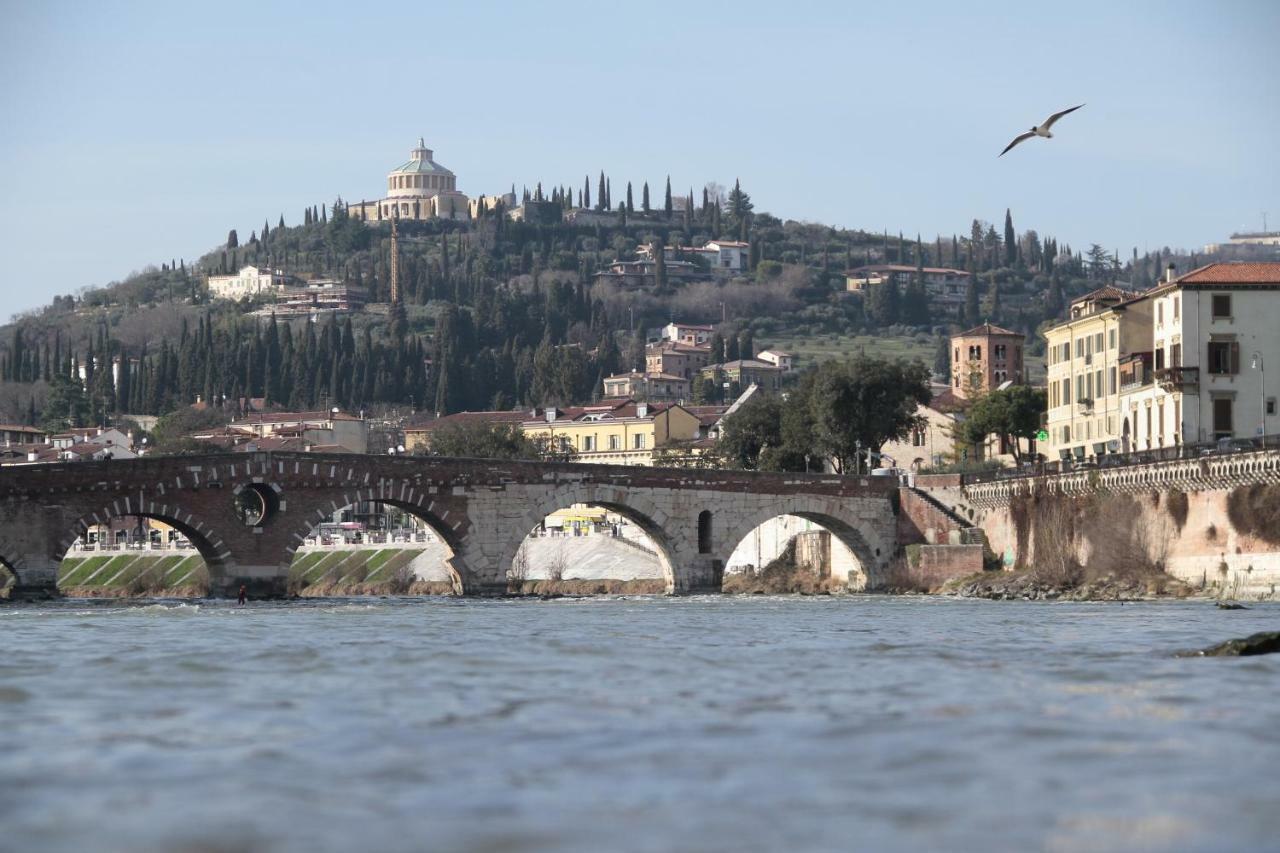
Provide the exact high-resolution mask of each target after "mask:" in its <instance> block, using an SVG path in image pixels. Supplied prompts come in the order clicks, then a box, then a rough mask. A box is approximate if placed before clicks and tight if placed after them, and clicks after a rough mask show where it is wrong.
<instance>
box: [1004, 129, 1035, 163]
mask: <svg viewBox="0 0 1280 853" xmlns="http://www.w3.org/2000/svg"><path fill="white" fill-rule="evenodd" d="M1035 135H1036V134H1035V131H1034V130H1028V131H1027V132H1026V133H1020V134H1018V135H1017V136H1015V137H1014V138H1013V141H1012V142H1010V143H1009V144H1008V146H1007V147H1006V148H1005V149H1004V150H1003V151H1001V152H1000V154H999V156H1001V157H1003V156H1004V155H1006V154H1008V153H1009V149H1010V148H1012V147H1013V146H1015V145H1017V144H1018V143H1019V142H1021V141H1022V140H1024V139H1030V138H1031V137H1033V136H1035Z"/></svg>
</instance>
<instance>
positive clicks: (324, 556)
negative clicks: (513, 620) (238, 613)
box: [288, 498, 468, 596]
mask: <svg viewBox="0 0 1280 853" xmlns="http://www.w3.org/2000/svg"><path fill="white" fill-rule="evenodd" d="M295 526H296V528H297V529H296V530H294V531H293V533H294V535H293V536H292V538H291V542H290V545H289V547H288V552H289V554H290V555H291V558H292V561H291V563H290V565H289V579H288V589H289V592H290V593H293V594H298V595H304V596H323V595H456V594H461V593H462V592H463V591H464V590H465V588H466V586H467V583H468V578H467V576H466V568H465V566H464V565H462V563H461V561H460V558H459V556H458V555H459V551H460V549H461V540H460V538H459V537H458V536H457V535H456V533H455V531H454V530H453V529H452V528H451V527H450V526H449V525H448V524H447V523H446V522H445V520H444V519H442V518H440V517H438V516H437V515H435V514H434V513H432V512H430V511H427V510H425V509H424V508H423V507H421V506H419V505H417V504H414V503H409V502H406V501H400V500H392V499H386V498H373V499H368V500H361V501H355V502H353V503H349V504H347V505H346V506H336V505H333V504H327V505H326V506H325V507H322V508H320V509H317V510H313V511H312V512H311V513H310V514H308V515H304V517H303V521H302V522H301V523H300V524H297V525H295ZM304 528H305V532H304V530H303V529H304Z"/></svg>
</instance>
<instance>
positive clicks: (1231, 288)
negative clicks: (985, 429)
mask: <svg viewBox="0 0 1280 853" xmlns="http://www.w3.org/2000/svg"><path fill="white" fill-rule="evenodd" d="M1277 329H1280V263H1218V264H1210V265H1208V266H1205V267H1201V268H1200V269H1197V270H1194V271H1193V272H1190V273H1188V274H1186V275H1184V276H1182V277H1181V278H1175V277H1174V276H1173V275H1172V272H1170V274H1169V275H1168V276H1167V277H1166V280H1165V281H1164V282H1163V283H1161V284H1159V285H1157V286H1156V287H1154V288H1152V289H1151V290H1148V291H1146V292H1145V293H1141V294H1134V293H1128V292H1126V291H1121V290H1117V289H1115V288H1104V289H1102V290H1099V291H1094V292H1093V293H1091V294H1088V295H1086V296H1084V297H1081V298H1080V299H1078V300H1076V301H1075V302H1073V303H1072V304H1071V318H1070V319H1069V320H1068V321H1067V322H1065V323H1061V324H1059V325H1058V326H1055V327H1053V328H1052V329H1049V330H1048V331H1047V332H1046V338H1047V340H1048V357H1047V364H1048V367H1047V370H1048V391H1049V395H1048V397H1049V399H1048V406H1049V410H1048V414H1047V421H1046V430H1047V431H1048V433H1049V445H1048V448H1047V450H1046V453H1047V455H1048V457H1049V458H1050V459H1051V460H1056V459H1065V458H1068V457H1069V458H1072V459H1075V460H1081V459H1086V458H1088V457H1091V456H1100V455H1104V454H1107V453H1123V452H1128V451H1133V450H1154V449H1160V448H1167V447H1176V446H1178V445H1182V444H1198V443H1204V442H1213V441H1215V440H1219V439H1223V438H1247V437H1252V436H1255V435H1258V434H1260V433H1267V434H1270V433H1274V432H1276V431H1277V429H1280V418H1277V415H1276V396H1277V392H1276V388H1277V386H1278V385H1280V382H1278V380H1280V369H1277V368H1280V333H1277ZM1269 366H1270V367H1272V368H1273V371H1274V372H1273V373H1272V378H1271V381H1270V382H1269V383H1268V381H1267V376H1266V368H1267V367H1269Z"/></svg>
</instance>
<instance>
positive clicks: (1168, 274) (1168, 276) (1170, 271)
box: [1164, 264, 1177, 284]
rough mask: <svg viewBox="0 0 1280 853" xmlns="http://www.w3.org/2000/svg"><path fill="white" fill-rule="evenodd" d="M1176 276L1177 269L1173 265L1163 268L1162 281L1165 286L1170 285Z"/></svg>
mask: <svg viewBox="0 0 1280 853" xmlns="http://www.w3.org/2000/svg"><path fill="white" fill-rule="evenodd" d="M1176 274H1177V268H1176V267H1174V265H1173V264H1169V266H1167V267H1165V268H1164V280H1165V283H1166V284H1172V283H1173V280H1174V278H1175V277H1176Z"/></svg>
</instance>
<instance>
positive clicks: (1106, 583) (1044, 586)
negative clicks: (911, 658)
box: [941, 571, 1193, 601]
mask: <svg viewBox="0 0 1280 853" xmlns="http://www.w3.org/2000/svg"><path fill="white" fill-rule="evenodd" d="M941 592H942V594H944V595H952V596H956V597H959V598H987V599H992V600H995V601H1147V600H1152V599H1157V598H1188V597H1190V596H1191V595H1192V594H1193V590H1192V589H1191V587H1189V586H1188V585H1187V584H1185V583H1183V582H1182V581H1180V580H1178V579H1177V578H1174V577H1171V576H1169V575H1166V574H1164V573H1162V572H1147V573H1141V574H1133V575H1128V576H1123V577H1117V576H1115V575H1103V576H1100V577H1096V578H1091V579H1085V580H1080V581H1075V582H1068V583H1063V582H1058V581H1054V580H1049V579H1045V578H1043V577H1041V576H1038V575H1037V573H1036V572H1034V571H1017V572H1001V571H995V572H981V573H979V574H976V575H970V576H969V577H967V578H961V579H960V580H957V581H952V582H951V583H949V584H947V585H946V586H944V587H943V588H942V590H941Z"/></svg>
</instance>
